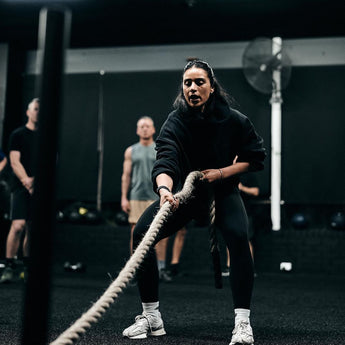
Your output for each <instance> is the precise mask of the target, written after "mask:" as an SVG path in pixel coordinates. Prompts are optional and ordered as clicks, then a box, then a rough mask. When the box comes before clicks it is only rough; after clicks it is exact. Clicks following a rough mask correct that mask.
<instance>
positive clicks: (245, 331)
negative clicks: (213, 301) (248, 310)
mask: <svg viewBox="0 0 345 345" xmlns="http://www.w3.org/2000/svg"><path fill="white" fill-rule="evenodd" d="M235 344H246V345H253V344H254V338H253V330H252V327H251V326H250V324H249V322H247V321H240V322H238V323H237V324H236V325H235V328H234V330H233V331H232V338H231V342H230V344H229V345H235Z"/></svg>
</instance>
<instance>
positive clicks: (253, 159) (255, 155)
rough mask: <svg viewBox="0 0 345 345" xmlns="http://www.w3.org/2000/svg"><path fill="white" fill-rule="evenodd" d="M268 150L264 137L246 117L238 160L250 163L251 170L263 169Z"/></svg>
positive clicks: (243, 123)
mask: <svg viewBox="0 0 345 345" xmlns="http://www.w3.org/2000/svg"><path fill="white" fill-rule="evenodd" d="M265 157H266V150H265V148H264V147H263V139H262V138H261V137H260V136H259V135H258V134H257V133H256V131H255V128H254V126H253V124H252V123H251V121H250V120H249V119H248V118H247V117H245V119H244V121H243V122H242V140H241V145H240V151H239V153H238V158H237V162H248V163H250V167H249V169H250V171H255V170H262V169H263V168H264V164H263V161H264V159H265Z"/></svg>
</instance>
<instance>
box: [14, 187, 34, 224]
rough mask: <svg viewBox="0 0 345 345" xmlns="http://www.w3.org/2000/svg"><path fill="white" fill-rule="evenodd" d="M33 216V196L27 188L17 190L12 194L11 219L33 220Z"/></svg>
mask: <svg viewBox="0 0 345 345" xmlns="http://www.w3.org/2000/svg"><path fill="white" fill-rule="evenodd" d="M31 216H32V196H31V195H30V193H29V192H28V191H27V190H26V189H25V188H20V189H17V190H15V191H14V192H13V193H12V194H11V212H10V219H11V220H16V219H25V220H31Z"/></svg>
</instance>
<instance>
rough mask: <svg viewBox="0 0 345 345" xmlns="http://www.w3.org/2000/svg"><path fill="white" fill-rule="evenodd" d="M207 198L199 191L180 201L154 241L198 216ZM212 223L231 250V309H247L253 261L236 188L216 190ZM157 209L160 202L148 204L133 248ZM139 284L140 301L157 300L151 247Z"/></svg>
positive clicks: (252, 275)
mask: <svg viewBox="0 0 345 345" xmlns="http://www.w3.org/2000/svg"><path fill="white" fill-rule="evenodd" d="M209 202H210V198H209V197H208V194H207V193H199V195H197V196H196V197H195V198H193V199H191V201H190V202H188V203H187V204H180V206H179V207H178V209H177V210H176V211H175V212H174V213H173V214H172V215H171V216H170V217H169V219H168V220H167V222H166V223H165V224H164V226H163V227H162V229H161V230H160V232H159V234H158V236H157V239H156V242H155V243H157V242H159V241H160V240H161V239H163V238H165V237H168V236H170V235H172V234H174V233H175V232H177V231H178V230H179V229H181V228H182V227H183V226H184V225H186V224H187V223H188V222H189V221H190V220H192V219H194V218H198V216H200V215H201V214H205V212H207V211H208V209H209ZM215 202H216V204H215V205H216V216H215V223H216V225H217V227H218V228H219V229H220V231H221V233H222V236H223V238H224V240H225V243H226V245H227V247H228V248H229V251H230V262H231V274H230V284H231V289H232V296H233V304H234V308H245V309H250V300H251V296H252V290H253V281H254V270H253V261H252V257H251V254H250V250H249V245H248V230H247V229H248V218H247V214H246V211H245V208H244V205H243V202H242V199H241V196H240V195H239V192H238V190H237V189H235V190H234V191H233V192H231V193H230V194H227V195H224V194H222V193H217V192H216V193H215ZM158 210H159V201H156V202H155V203H153V204H152V205H151V206H149V207H148V208H147V209H146V211H145V212H144V214H143V215H142V216H141V218H140V219H139V221H138V223H137V225H136V227H135V229H134V237H133V241H134V243H133V244H134V248H135V247H137V246H138V244H139V243H140V241H141V239H142V238H143V236H144V234H145V233H146V231H147V230H148V228H149V225H150V224H151V222H152V220H153V218H154V216H155V215H156V213H157V212H158ZM137 279H138V287H139V292H140V297H141V301H142V302H144V303H145V302H157V301H158V285H159V275H158V268H157V259H156V253H155V250H154V246H153V247H152V248H151V249H150V251H149V252H148V255H147V256H146V257H145V259H144V261H143V263H142V264H141V265H140V268H139V269H138V271H137Z"/></svg>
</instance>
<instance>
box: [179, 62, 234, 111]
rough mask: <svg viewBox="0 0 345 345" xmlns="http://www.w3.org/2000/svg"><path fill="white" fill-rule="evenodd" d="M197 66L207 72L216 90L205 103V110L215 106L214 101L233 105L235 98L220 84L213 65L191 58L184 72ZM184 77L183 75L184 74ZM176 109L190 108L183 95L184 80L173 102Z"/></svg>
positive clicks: (184, 109)
mask: <svg viewBox="0 0 345 345" xmlns="http://www.w3.org/2000/svg"><path fill="white" fill-rule="evenodd" d="M192 67H196V68H202V69H203V70H205V71H206V72H207V76H208V78H209V79H210V84H211V86H212V88H213V89H214V92H213V93H212V94H211V95H210V97H209V99H208V100H207V102H206V104H205V106H206V107H205V111H210V110H212V109H213V107H214V103H215V102H216V101H217V102H221V103H223V104H227V105H231V104H232V103H233V98H232V97H231V96H230V95H229V94H228V93H227V92H226V91H225V90H224V89H223V87H222V86H221V85H220V83H219V82H218V80H217V79H216V77H215V75H214V73H213V69H212V67H211V66H210V65H209V64H208V63H207V62H206V61H203V60H198V59H195V60H191V61H189V62H188V63H187V65H186V66H185V67H184V69H183V74H184V73H185V72H186V71H187V70H188V69H190V68H192ZM182 78H183V76H182ZM173 107H174V109H177V110H180V111H182V112H185V111H187V110H188V104H187V102H186V99H185V98H184V95H183V87H182V82H181V85H180V87H179V91H178V94H177V97H176V99H175V101H174V104H173Z"/></svg>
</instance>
